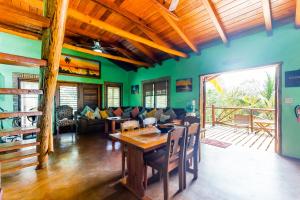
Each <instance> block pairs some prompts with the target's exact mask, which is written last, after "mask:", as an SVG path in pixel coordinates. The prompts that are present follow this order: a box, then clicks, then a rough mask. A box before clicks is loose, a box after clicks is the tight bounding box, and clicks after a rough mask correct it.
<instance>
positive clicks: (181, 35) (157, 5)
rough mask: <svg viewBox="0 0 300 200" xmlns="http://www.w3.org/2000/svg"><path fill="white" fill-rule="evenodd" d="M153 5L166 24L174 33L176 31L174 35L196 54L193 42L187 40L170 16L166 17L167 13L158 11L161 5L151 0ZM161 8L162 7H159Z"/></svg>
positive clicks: (161, 10)
mask: <svg viewBox="0 0 300 200" xmlns="http://www.w3.org/2000/svg"><path fill="white" fill-rule="evenodd" d="M153 2H155V3H154V5H155V6H156V7H157V9H158V11H159V12H160V14H161V15H162V16H163V18H164V19H165V20H166V21H167V22H168V24H169V25H170V26H171V27H172V28H173V29H174V31H176V33H177V34H178V35H179V36H180V37H181V39H182V40H183V41H184V42H185V43H186V44H187V45H188V46H189V47H190V48H191V49H192V50H193V51H194V52H198V49H197V47H196V45H194V44H193V42H192V41H191V40H190V39H189V38H188V36H187V35H186V34H185V33H184V31H183V30H182V29H181V28H180V27H179V26H178V25H177V24H176V22H175V21H174V20H173V19H172V18H171V17H170V15H168V13H167V12H166V11H165V10H163V9H160V6H159V5H161V4H160V3H158V2H157V1H156V0H153ZM161 6H162V5H161Z"/></svg>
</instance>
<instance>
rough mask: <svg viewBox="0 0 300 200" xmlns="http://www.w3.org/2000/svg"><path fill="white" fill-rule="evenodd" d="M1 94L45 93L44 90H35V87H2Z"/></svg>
mask: <svg viewBox="0 0 300 200" xmlns="http://www.w3.org/2000/svg"><path fill="white" fill-rule="evenodd" d="M0 94H13V95H21V94H43V90H34V89H16V88H0Z"/></svg>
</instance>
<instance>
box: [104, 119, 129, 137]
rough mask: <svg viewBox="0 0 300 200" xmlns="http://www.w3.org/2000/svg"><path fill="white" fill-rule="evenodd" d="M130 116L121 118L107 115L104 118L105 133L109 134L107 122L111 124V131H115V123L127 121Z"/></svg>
mask: <svg viewBox="0 0 300 200" xmlns="http://www.w3.org/2000/svg"><path fill="white" fill-rule="evenodd" d="M129 120H130V118H122V117H108V118H107V119H106V120H105V133H106V134H109V130H108V129H109V123H110V125H111V133H116V123H123V122H125V121H129Z"/></svg>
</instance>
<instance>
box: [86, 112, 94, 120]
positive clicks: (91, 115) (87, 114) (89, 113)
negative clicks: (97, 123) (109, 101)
mask: <svg viewBox="0 0 300 200" xmlns="http://www.w3.org/2000/svg"><path fill="white" fill-rule="evenodd" d="M85 116H86V117H87V118H88V119H95V115H94V112H92V111H87V112H86V113H85Z"/></svg>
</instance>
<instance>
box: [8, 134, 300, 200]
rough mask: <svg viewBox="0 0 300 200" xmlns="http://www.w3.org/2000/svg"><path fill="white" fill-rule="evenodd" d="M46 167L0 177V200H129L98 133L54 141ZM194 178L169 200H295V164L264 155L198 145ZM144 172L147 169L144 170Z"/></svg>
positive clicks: (158, 195) (114, 154)
mask: <svg viewBox="0 0 300 200" xmlns="http://www.w3.org/2000/svg"><path fill="white" fill-rule="evenodd" d="M55 146H56V151H55V153H54V154H53V155H52V156H51V159H50V162H49V167H48V168H47V169H44V170H38V171H35V170H34V169H33V168H27V169H24V170H22V171H20V172H18V173H15V174H11V175H9V176H5V177H2V187H3V188H4V199H5V200H11V199H16V200H27V199H42V200H60V199H63V200H69V199H70V200H71V199H72V200H73V199H80V200H81V199H82V200H94V199H95V200H99V199H113V200H115V199H116V200H118V199H120V200H123V199H125V200H131V199H135V197H134V196H133V195H131V193H130V192H128V191H127V190H126V189H125V188H123V187H122V186H121V185H120V184H119V183H118V179H119V178H120V173H121V170H120V169H121V157H120V152H119V150H118V148H117V150H112V146H111V142H110V141H107V140H106V139H105V138H104V137H101V136H100V134H91V135H86V136H80V138H79V139H78V140H77V141H76V142H75V141H72V137H71V136H70V135H68V134H66V135H63V136H62V138H61V139H60V140H58V141H56V145H55ZM202 150H203V151H202V158H203V159H202V161H201V163H200V166H199V178H198V179H197V180H196V181H193V182H192V181H191V176H190V175H189V176H188V187H187V189H186V190H185V191H183V192H181V193H179V194H177V195H175V196H173V198H174V199H182V200H194V199H195V200H196V199H197V200H198V199H203V200H225V199H226V200H227V199H228V200H248V199H249V200H297V199H300V189H299V188H300V161H297V160H293V159H287V158H283V157H280V156H278V155H276V154H273V153H268V152H253V151H249V150H247V149H244V148H227V149H221V148H218V147H213V146H208V145H203V148H202ZM148 171H150V170H148ZM177 180H178V176H177V175H176V173H174V174H173V175H172V176H171V179H170V182H171V183H170V194H175V193H176V190H177V188H178V183H177ZM162 188H163V187H162V182H160V183H159V182H157V183H153V184H151V185H149V187H148V190H147V195H148V196H149V197H151V198H152V199H162V197H163V189H162Z"/></svg>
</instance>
